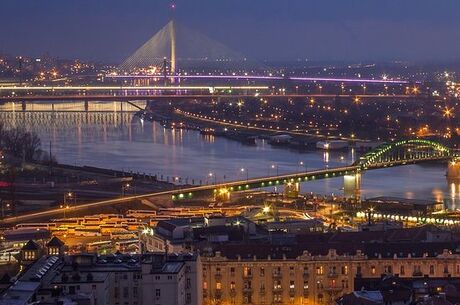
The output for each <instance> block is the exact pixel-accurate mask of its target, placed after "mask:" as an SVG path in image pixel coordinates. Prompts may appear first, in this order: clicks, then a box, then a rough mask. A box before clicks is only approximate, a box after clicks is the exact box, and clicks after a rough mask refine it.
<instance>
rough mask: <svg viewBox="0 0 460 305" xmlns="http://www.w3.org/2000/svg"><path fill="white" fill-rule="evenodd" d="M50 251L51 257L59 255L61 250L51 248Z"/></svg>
mask: <svg viewBox="0 0 460 305" xmlns="http://www.w3.org/2000/svg"><path fill="white" fill-rule="evenodd" d="M48 251H49V254H50V255H59V248H56V247H52V248H49V250H48Z"/></svg>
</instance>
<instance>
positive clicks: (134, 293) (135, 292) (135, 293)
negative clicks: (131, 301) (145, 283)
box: [133, 287, 138, 298]
mask: <svg viewBox="0 0 460 305" xmlns="http://www.w3.org/2000/svg"><path fill="white" fill-rule="evenodd" d="M137 295H138V291H137V287H133V297H135V298H137Z"/></svg>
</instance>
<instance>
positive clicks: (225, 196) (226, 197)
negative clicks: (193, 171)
mask: <svg viewBox="0 0 460 305" xmlns="http://www.w3.org/2000/svg"><path fill="white" fill-rule="evenodd" d="M214 200H215V201H217V202H228V201H230V190H229V189H228V188H226V187H222V188H219V189H217V190H216V191H215V192H214Z"/></svg>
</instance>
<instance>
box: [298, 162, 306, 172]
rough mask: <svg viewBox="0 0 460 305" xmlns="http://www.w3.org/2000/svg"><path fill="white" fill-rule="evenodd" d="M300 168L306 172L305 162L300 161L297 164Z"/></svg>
mask: <svg viewBox="0 0 460 305" xmlns="http://www.w3.org/2000/svg"><path fill="white" fill-rule="evenodd" d="M300 166H303V167H304V169H305V172H306V171H307V164H306V163H305V162H303V161H300V162H299V167H300Z"/></svg>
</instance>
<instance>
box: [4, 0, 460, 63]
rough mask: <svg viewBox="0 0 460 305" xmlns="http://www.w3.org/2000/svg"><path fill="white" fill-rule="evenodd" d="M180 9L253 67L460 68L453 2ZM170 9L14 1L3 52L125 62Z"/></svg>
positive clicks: (179, 14)
mask: <svg viewBox="0 0 460 305" xmlns="http://www.w3.org/2000/svg"><path fill="white" fill-rule="evenodd" d="M176 2H177V4H176V5H177V11H176V13H175V14H176V19H177V20H178V22H180V23H184V24H185V25H186V26H187V27H190V28H192V29H195V30H197V31H199V32H201V33H203V34H205V35H207V36H209V37H211V38H213V39H215V40H217V41H221V42H224V43H225V44H226V45H227V46H228V47H230V48H232V49H234V50H236V51H238V52H241V53H242V54H244V55H246V56H247V57H248V58H250V59H254V60H259V61H260V60H312V61H326V60H329V61H370V60H374V61H391V60H404V61H412V62H420V61H429V62H440V61H442V62H450V61H456V60H458V59H459V56H458V55H457V54H459V52H460V42H458V41H456V40H455V29H456V28H458V26H459V25H460V18H459V17H460V16H459V13H458V10H457V9H456V6H457V3H456V2H455V1H450V0H449V1H443V2H442V3H437V4H436V6H435V7H433V1H431V0H423V1H412V0H410V1H405V2H404V3H400V2H397V1H387V2H385V3H381V2H378V3H377V2H374V1H373V2H365V1H362V0H356V1H348V2H347V3H341V1H336V0H330V1H323V2H321V3H316V2H313V1H290V3H289V4H285V3H280V2H278V1H264V2H262V1H252V2H250V3H247V2H245V1H232V2H230V1H222V2H219V3H214V2H212V1H207V0H206V1H201V2H200V3H199V4H197V3H196V2H195V3H191V2H186V1H176ZM170 5H171V2H169V1H144V0H140V1H136V2H135V3H132V2H129V3H128V2H125V1H118V0H116V1H110V3H109V2H108V1H98V2H97V3H93V2H91V1H80V2H78V3H61V2H58V1H47V2H40V3H34V1H30V0H24V1H21V2H17V1H7V2H6V3H4V4H3V7H4V9H3V10H2V11H1V12H0V18H2V20H3V22H4V23H5V24H8V26H4V27H2V28H1V29H0V36H1V37H2V38H1V40H0V52H4V53H8V54H12V55H17V54H21V55H30V56H40V55H42V54H44V53H48V54H50V55H52V56H58V57H60V58H82V59H88V60H99V61H104V62H114V63H120V62H121V61H122V60H124V59H125V58H126V57H127V56H129V55H130V54H131V53H132V52H133V51H134V50H136V49H137V48H138V47H139V46H140V45H141V44H142V43H144V42H145V41H146V40H147V39H149V38H150V37H151V36H152V35H153V34H155V33H156V32H157V31H158V30H159V29H160V28H161V27H163V26H164V24H166V23H167V22H168V20H169V19H170V18H171V16H172V13H171V11H170V9H169V6H170ZM14 12H20V14H14ZM209 24H212V25H213V26H209ZM11 28H14V29H15V31H11V30H10V29H11ZM428 37H429V41H428V40H427V39H428ZM286 46H289V47H286ZM107 50H110V52H107Z"/></svg>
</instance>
